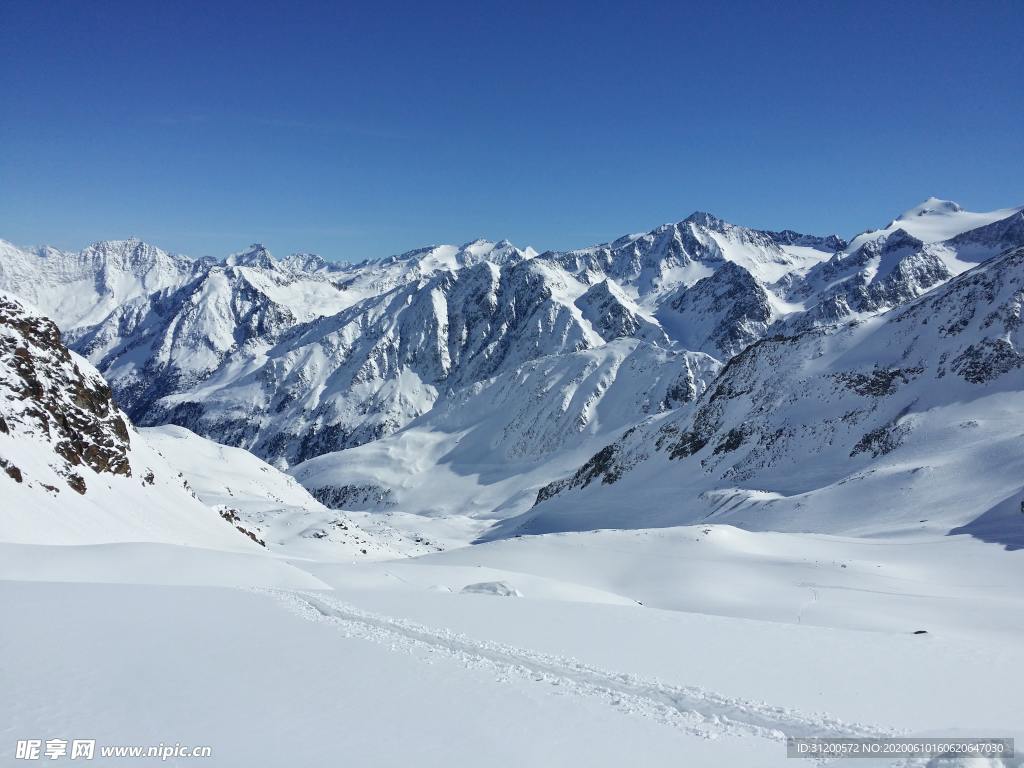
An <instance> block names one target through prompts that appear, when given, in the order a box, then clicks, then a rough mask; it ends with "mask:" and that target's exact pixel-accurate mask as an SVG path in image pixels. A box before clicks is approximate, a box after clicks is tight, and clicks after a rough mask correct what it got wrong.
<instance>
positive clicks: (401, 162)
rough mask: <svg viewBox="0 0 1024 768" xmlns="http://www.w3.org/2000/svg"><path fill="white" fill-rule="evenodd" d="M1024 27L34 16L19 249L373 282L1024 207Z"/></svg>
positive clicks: (157, 10)
mask: <svg viewBox="0 0 1024 768" xmlns="http://www.w3.org/2000/svg"><path fill="white" fill-rule="evenodd" d="M1021 17H1022V14H1021V6H1020V4H1019V3H1017V2H973V3H962V2H961V3H951V2H950V3H947V2H904V3H881V2H877V3H873V2H858V3H853V2H851V3H841V2H840V3H821V2H816V3H798V2H792V3H788V2H783V3H775V4H773V3H764V2H761V3H749V4H747V3H722V4H717V3H701V4H693V5H689V4H686V3H643V4H640V3H629V4H627V3H622V4H611V3H602V2H599V1H595V2H586V3H583V2H579V3H577V2H562V3H550V2H538V3H531V2H519V3H502V4H498V3H488V2H475V3H468V2H467V3H444V2H434V3H423V2H416V3H387V2H375V3H366V4H361V5H356V4H352V3H346V2H324V3H315V2H296V3H293V4H290V5H289V4H284V3H261V2H246V3H231V2H217V3H190V2H175V3H139V2H134V1H133V2H103V1H102V0H95V1H94V2H89V3H84V2H47V3H31V2H21V3H18V2H8V3H4V7H3V10H2V11H0V104H2V109H0V237H2V238H4V239H7V240H11V241H13V242H15V243H19V244H23V245H29V244H39V243H43V242H46V243H52V244H55V245H57V246H60V247H65V248H71V247H74V248H79V247H82V246H84V245H85V244H87V243H89V242H91V241H94V240H98V239H103V238H115V237H126V236H129V235H135V236H138V237H142V238H144V239H147V240H149V241H151V242H155V243H156V244H158V245H161V246H162V247H165V248H168V249H170V250H173V251H177V252H183V253H189V254H192V255H197V256H198V255H204V254H210V255H223V254H225V253H228V252H231V251H234V250H238V249H240V248H242V247H243V246H245V245H247V244H248V243H250V242H254V241H260V242H263V243H265V244H267V245H268V246H269V247H270V248H271V250H272V251H274V252H275V253H278V254H280V255H284V254H286V253H290V252H293V251H297V250H305V251H314V252H319V253H322V254H323V255H325V256H328V257H330V258H341V259H351V260H358V259H361V258H365V257H372V256H383V255H387V254H390V253H395V252H400V251H403V250H407V249H409V248H412V247H415V246H419V245H424V244H429V243H436V242H464V241H467V240H470V239H473V238H475V237H478V236H483V237H489V238H492V239H500V238H502V237H507V238H509V239H510V240H512V241H513V242H515V243H517V244H519V245H527V244H529V245H533V246H535V247H537V248H539V249H545V248H564V247H570V246H578V245H585V244H590V243H594V242H601V241H604V240H608V239H610V238H614V237H616V236H618V235H620V234H623V233H625V232H635V231H641V230H646V229H650V228H652V227H654V226H656V225H658V224H660V223H662V222H665V221H673V220H678V219H680V218H683V217H684V216H686V215H688V214H689V213H690V212H692V211H693V210H696V209H700V210H707V211H711V212H713V213H715V214H717V215H719V216H722V217H723V218H726V219H728V220H731V221H734V222H736V223H740V224H747V225H750V226H756V227H771V228H783V227H789V228H793V229H800V230H803V231H810V232H822V233H823V232H832V231H835V232H838V233H839V234H843V235H850V234H853V233H855V232H857V231H859V230H862V229H865V228H869V227H875V226H882V225H884V224H885V223H886V222H887V221H888V220H889V219H891V218H892V217H893V216H895V215H897V214H898V213H899V212H900V211H902V210H903V209H905V208H909V207H911V206H912V205H914V204H916V203H918V202H920V201H921V200H923V199H924V198H926V197H928V196H929V195H936V196H939V197H945V198H951V199H955V200H957V201H959V202H960V203H961V204H963V205H964V206H965V207H967V208H970V209H974V210H987V209H991V208H997V207H1003V206H1008V205H1015V204H1024V160H1022V156H1024V152H1022V149H1024V142H1022V138H1024V95H1022V89H1021V86H1020V73H1021V72H1024V54H1022V51H1024V45H1022V44H1021V40H1022V39H1024V34H1022V33H1024V22H1022V20H1021Z"/></svg>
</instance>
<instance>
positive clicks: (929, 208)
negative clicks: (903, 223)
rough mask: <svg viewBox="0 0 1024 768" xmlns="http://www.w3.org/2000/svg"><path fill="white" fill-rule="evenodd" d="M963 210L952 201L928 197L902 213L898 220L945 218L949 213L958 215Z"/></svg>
mask: <svg viewBox="0 0 1024 768" xmlns="http://www.w3.org/2000/svg"><path fill="white" fill-rule="evenodd" d="M962 211H963V208H961V207H960V205H959V204H957V203H954V202H953V201H952V200H940V199H939V198H937V197H929V198H928V199H927V200H925V201H924V202H923V203H921V204H920V205H915V206H914V207H913V208H911V209H910V210H907V211H904V212H903V213H902V214H901V215H900V217H899V219H898V220H904V219H910V218H914V217H917V216H946V215H949V214H951V213H960V212H962Z"/></svg>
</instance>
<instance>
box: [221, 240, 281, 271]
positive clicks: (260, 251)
mask: <svg viewBox="0 0 1024 768" xmlns="http://www.w3.org/2000/svg"><path fill="white" fill-rule="evenodd" d="M224 264H225V265H226V266H229V267H262V268H264V269H273V268H274V267H275V266H276V265H277V262H275V261H274V257H273V256H271V255H270V251H268V250H267V249H266V247H265V246H264V245H263V244H262V243H253V244H252V245H250V246H249V248H248V249H247V250H245V251H239V252H238V253H232V254H231V255H230V256H228V257H227V258H226V259H224Z"/></svg>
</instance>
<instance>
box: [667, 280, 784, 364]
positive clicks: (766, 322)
mask: <svg viewBox="0 0 1024 768" xmlns="http://www.w3.org/2000/svg"><path fill="white" fill-rule="evenodd" d="M658 317H659V319H660V320H661V321H662V322H663V323H665V324H666V326H668V327H671V328H672V329H673V330H674V331H675V333H674V335H675V337H676V338H678V339H679V340H680V342H681V343H682V344H683V346H684V347H686V348H687V349H693V350H696V351H699V352H706V353H708V354H709V355H712V356H714V357H716V358H718V359H719V360H728V359H729V358H730V357H732V356H733V355H735V354H737V353H739V352H741V351H743V350H744V349H745V348H746V347H748V346H749V345H750V344H752V343H753V342H755V341H757V340H758V339H760V338H761V337H762V336H764V335H765V333H766V332H767V330H768V327H769V326H770V325H771V324H772V322H774V320H775V319H776V316H775V313H774V312H773V310H772V304H771V300H770V298H769V296H768V291H767V290H765V288H764V287H763V286H762V285H761V284H760V283H758V282H757V280H755V279H754V277H753V275H751V274H750V272H748V271H747V270H746V269H744V268H743V267H741V266H740V265H738V264H732V263H729V264H726V265H725V266H723V267H722V268H721V269H719V270H717V271H716V272H715V273H714V274H713V275H711V276H710V277H705V278H703V279H701V280H698V281H697V283H695V284H694V285H692V286H690V287H685V286H684V287H683V288H680V289H679V290H678V291H677V292H676V293H675V294H674V295H672V296H671V297H669V299H668V301H667V302H666V306H665V307H664V308H663V309H662V311H661V312H660V313H659V315H658Z"/></svg>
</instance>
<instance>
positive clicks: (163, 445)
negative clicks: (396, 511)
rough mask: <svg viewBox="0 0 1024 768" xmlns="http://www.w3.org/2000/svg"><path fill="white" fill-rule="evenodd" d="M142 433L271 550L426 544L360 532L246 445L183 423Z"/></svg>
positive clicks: (362, 550) (364, 550)
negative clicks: (202, 433)
mask: <svg viewBox="0 0 1024 768" xmlns="http://www.w3.org/2000/svg"><path fill="white" fill-rule="evenodd" d="M140 433H141V436H142V438H143V440H145V442H146V443H147V444H148V445H149V446H150V447H151V448H153V449H154V450H155V451H156V452H157V453H159V454H160V455H161V456H163V457H164V458H166V459H167V461H168V462H169V463H170V464H171V466H173V467H175V468H176V469H177V470H178V471H180V472H181V473H182V475H183V476H184V477H185V479H186V480H187V481H188V484H189V486H190V487H191V488H192V489H193V490H194V491H195V493H196V495H197V496H198V497H199V499H200V500H201V501H202V502H203V503H204V504H206V505H208V506H210V507H213V509H215V510H216V511H217V512H218V513H219V514H221V515H225V514H227V515H229V516H230V515H237V516H238V518H239V522H240V523H241V525H242V526H243V527H244V528H245V529H246V530H248V531H252V532H253V533H254V534H255V535H256V536H257V538H259V539H260V540H261V541H263V542H265V543H266V545H267V547H268V549H270V550H271V551H273V552H275V553H281V554H287V555H290V556H296V557H303V556H305V557H310V556H314V557H319V558H330V559H339V560H340V559H346V558H349V559H351V558H357V559H360V558H366V557H371V558H374V557H398V556H400V554H407V553H414V552H415V553H422V552H425V551H428V550H427V549H426V548H425V547H423V546H418V545H416V544H415V543H414V542H412V541H405V540H403V539H402V537H401V536H400V535H399V534H397V532H395V531H391V530H388V529H387V528H386V526H383V525H381V524H377V525H376V526H374V530H373V531H372V532H367V531H364V530H363V529H362V528H361V527H360V526H359V524H358V523H356V522H355V521H353V520H352V519H351V518H350V517H349V516H347V515H346V514H344V513H343V512H338V511H334V510H330V509H327V508H326V507H325V506H324V505H323V504H321V503H320V502H318V501H317V500H316V499H314V498H313V497H312V496H311V495H310V494H309V492H308V491H307V490H306V489H305V488H303V487H302V486H301V485H299V484H298V483H297V482H295V479H294V478H292V477H290V476H289V475H286V474H283V473H282V472H280V471H278V470H277V469H275V468H274V467H272V466H270V465H269V464H266V463H265V462H263V461H261V460H260V459H258V458H257V457H255V456H253V455H252V454H251V453H249V452H248V451H245V450H242V449H241V448H231V447H229V446H225V445H219V444H217V443H214V442H212V441H210V440H207V439H206V438H203V437H200V436H199V435H196V434H194V433H192V432H189V431H188V430H187V429H185V428H184V427H175V426H166V427H146V428H143V429H141V430H140Z"/></svg>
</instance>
